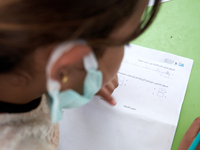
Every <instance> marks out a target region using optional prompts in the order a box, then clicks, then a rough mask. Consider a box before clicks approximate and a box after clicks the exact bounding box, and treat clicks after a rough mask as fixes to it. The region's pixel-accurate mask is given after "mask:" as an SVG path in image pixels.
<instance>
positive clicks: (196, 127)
mask: <svg viewBox="0 0 200 150" xmlns="http://www.w3.org/2000/svg"><path fill="white" fill-rule="evenodd" d="M199 131H200V117H198V118H196V119H195V120H194V122H193V123H192V125H191V126H190V127H189V129H188V130H187V132H186V133H185V135H184V137H183V139H182V141H181V143H180V145H179V148H178V150H188V148H189V147H190V145H191V144H192V142H193V140H194V139H195V137H196V135H197V134H198V133H199ZM195 150H200V144H199V145H198V146H197V148H196V149H195Z"/></svg>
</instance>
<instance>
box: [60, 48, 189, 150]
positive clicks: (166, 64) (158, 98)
mask: <svg viewBox="0 0 200 150" xmlns="http://www.w3.org/2000/svg"><path fill="white" fill-rule="evenodd" d="M192 65H193V60H191V59H188V58H184V57H180V56H177V55H173V54H169V53H166V52H161V51H157V50H153V49H149V48H145V47H141V46H137V45H133V44H130V45H129V46H127V47H126V48H125V56H124V59H123V61H122V64H121V67H120V70H119V72H118V80H119V86H118V88H117V89H116V90H115V91H114V93H113V97H114V98H115V100H116V101H117V105H116V106H114V107H113V106H110V105H109V104H107V103H106V102H105V101H104V100H103V99H102V98H100V97H98V96H95V97H94V98H93V100H92V101H91V102H90V103H88V104H86V105H84V106H82V107H80V108H74V109H64V110H63V119H62V120H61V121H60V143H59V150H66V149H69V150H83V149H84V150H170V149H171V145H172V142H173V138H174V134H175V131H176V127H177V123H178V119H179V115H180V110H181V106H182V103H183V100H184V95H185V92H186V89H187V84H188V80H189V76H190V72H191V69H192Z"/></svg>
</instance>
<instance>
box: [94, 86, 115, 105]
mask: <svg viewBox="0 0 200 150" xmlns="http://www.w3.org/2000/svg"><path fill="white" fill-rule="evenodd" d="M97 95H100V96H101V97H102V98H103V99H104V100H105V101H106V102H108V103H109V104H111V105H116V101H115V100H114V99H113V97H112V96H111V93H110V91H108V90H107V89H106V88H101V90H100V91H99V92H98V93H97Z"/></svg>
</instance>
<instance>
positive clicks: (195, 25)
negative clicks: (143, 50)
mask: <svg viewBox="0 0 200 150" xmlns="http://www.w3.org/2000/svg"><path fill="white" fill-rule="evenodd" d="M132 43H134V44H137V45H141V46H144V47H148V48H153V49H156V50H161V51H165V52H169V53H172V54H176V55H179V56H183V57H187V58H190V59H193V60H194V64H193V68H192V72H191V75H190V79H189V83H188V87H187V91H186V94H185V99H184V102H183V105H182V109H181V114H180V118H179V122H178V126H177V130H176V134H175V137H174V141H173V144H172V148H171V150H177V149H178V146H179V143H180V141H181V140H182V137H183V135H184V134H185V132H186V131H187V129H188V128H189V126H190V125H191V123H192V122H193V121H194V119H195V118H197V117H198V116H200V68H199V66H200V58H199V57H200V1H199V0H171V1H169V2H165V3H162V4H161V8H160V10H159V13H158V15H157V17H156V19H155V21H154V22H153V24H152V25H151V26H150V28H149V29H148V30H147V31H146V32H145V33H144V34H143V35H141V36H140V37H139V38H137V39H136V40H134V41H133V42H132Z"/></svg>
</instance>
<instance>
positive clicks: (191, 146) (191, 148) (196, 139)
mask: <svg viewBox="0 0 200 150" xmlns="http://www.w3.org/2000/svg"><path fill="white" fill-rule="evenodd" d="M199 142H200V131H199V133H198V134H197V136H196V137H195V139H194V141H193V142H192V144H191V145H190V147H189V149H188V150H195V149H196V147H197V145H198V144H199Z"/></svg>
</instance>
